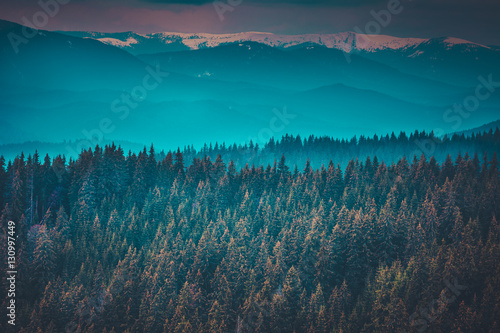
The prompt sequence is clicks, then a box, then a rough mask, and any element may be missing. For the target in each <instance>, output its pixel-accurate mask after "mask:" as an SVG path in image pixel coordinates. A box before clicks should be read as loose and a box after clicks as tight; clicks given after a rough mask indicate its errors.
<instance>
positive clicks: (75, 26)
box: [0, 0, 500, 45]
mask: <svg viewBox="0 0 500 333" xmlns="http://www.w3.org/2000/svg"><path fill="white" fill-rule="evenodd" d="M0 1H3V3H2V10H1V11H0V19H5V20H10V21H14V22H18V23H22V20H21V18H22V17H28V18H29V17H32V16H33V14H34V13H35V12H36V11H39V10H40V5H39V4H38V2H39V0H16V1H5V0H0ZM221 1H224V2H226V3H227V2H228V3H229V4H233V8H232V10H231V11H227V12H225V13H224V20H221V19H220V17H219V16H218V14H217V12H216V10H215V9H214V6H213V1H212V0H71V1H70V2H69V4H67V5H64V6H61V10H60V12H59V13H58V14H57V15H55V16H54V17H51V19H50V21H49V22H48V24H47V26H46V27H44V28H46V29H48V30H95V31H103V32H117V31H136V32H140V33H149V32H158V31H172V32H211V33H228V32H241V31H266V32H274V33H284V34H301V33H335V32H340V31H352V30H354V29H355V28H360V29H361V30H363V28H364V27H365V26H366V24H367V23H368V22H370V21H371V20H373V19H374V18H373V15H372V12H379V11H381V10H384V9H386V8H387V4H388V3H389V1H395V0H242V1H239V0H221ZM400 1H401V3H402V6H403V8H404V10H403V11H402V12H401V13H400V14H398V15H394V16H393V17H392V18H391V22H390V24H388V25H387V26H384V27H383V29H381V31H380V33H381V34H386V35H393V36H398V37H422V38H430V37H442V36H451V37H458V38H463V39H467V40H471V41H474V42H478V43H482V44H496V45H500V1H498V0H476V1H474V0H400ZM234 4H237V6H235V5H234Z"/></svg>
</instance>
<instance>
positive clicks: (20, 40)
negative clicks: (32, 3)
mask: <svg viewBox="0 0 500 333" xmlns="http://www.w3.org/2000/svg"><path fill="white" fill-rule="evenodd" d="M70 1H71V0H47V1H44V0H40V1H38V2H37V4H38V6H39V7H40V10H39V11H37V12H35V13H34V14H33V16H32V17H31V20H30V19H28V18H27V17H26V16H23V17H21V22H22V23H23V25H24V26H23V27H22V28H21V35H22V36H21V35H19V34H16V33H14V32H10V33H9V34H8V35H7V38H8V39H9V42H10V45H11V46H12V49H13V50H14V52H15V53H16V54H18V53H19V47H20V46H21V45H22V44H28V42H29V40H30V39H31V38H33V37H35V36H36V35H37V34H38V29H42V28H44V27H45V26H46V25H47V24H48V23H49V21H50V19H51V18H54V17H55V16H56V15H57V14H58V13H59V11H60V9H61V6H63V5H67V4H68V3H70Z"/></svg>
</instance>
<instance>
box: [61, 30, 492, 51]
mask: <svg viewBox="0 0 500 333" xmlns="http://www.w3.org/2000/svg"><path fill="white" fill-rule="evenodd" d="M69 34H73V35H75V34H79V36H80V37H86V38H92V39H96V40H98V41H100V42H102V43H104V44H109V45H113V46H117V47H120V48H122V49H125V50H127V51H129V52H131V53H133V54H141V53H160V52H169V51H180V50H197V49H202V48H212V47H216V46H219V45H224V44H234V43H242V42H256V43H261V44H264V45H268V46H271V47H276V48H280V49H287V48H290V47H293V46H297V45H301V44H317V45H320V46H324V47H327V48H331V49H338V50H342V51H344V52H349V53H350V52H357V51H362V52H377V51H381V50H404V49H408V48H414V47H417V46H419V45H420V44H422V43H427V42H429V41H431V40H435V39H423V38H400V37H393V36H387V35H367V34H358V33H355V32H340V33H335V34H303V35H283V34H274V33H269V32H256V31H250V32H240V33H230V34H211V33H179V32H157V33H151V34H136V33H133V32H126V33H96V32H80V33H69ZM439 42H440V43H442V44H443V47H444V48H446V49H450V48H452V47H454V46H456V45H461V46H463V45H470V46H471V47H484V48H488V47H487V46H483V45H480V44H476V43H473V42H469V41H466V40H463V39H459V38H454V37H447V38H442V39H440V41H439Z"/></svg>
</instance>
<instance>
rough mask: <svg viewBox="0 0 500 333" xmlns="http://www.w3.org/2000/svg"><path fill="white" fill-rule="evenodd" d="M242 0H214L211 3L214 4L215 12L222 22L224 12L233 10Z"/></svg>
mask: <svg viewBox="0 0 500 333" xmlns="http://www.w3.org/2000/svg"><path fill="white" fill-rule="evenodd" d="M242 3H243V0H226V1H214V2H212V5H213V6H214V9H215V12H216V13H217V16H218V17H219V20H220V21H221V22H222V21H224V20H225V17H224V14H225V13H226V12H233V11H234V9H235V8H236V7H238V6H239V5H241V4H242Z"/></svg>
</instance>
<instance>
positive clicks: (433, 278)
mask: <svg viewBox="0 0 500 333" xmlns="http://www.w3.org/2000/svg"><path fill="white" fill-rule="evenodd" d="M416 135H417V134H416ZM418 135H419V136H418V137H408V136H406V135H399V136H398V137H396V136H387V137H382V138H369V139H367V138H362V139H359V140H355V139H353V140H351V141H338V140H333V139H328V138H314V137H311V138H308V139H306V140H301V139H300V138H296V137H290V136H286V137H284V138H283V139H282V140H280V141H277V142H275V141H274V140H272V141H270V142H268V143H267V144H266V145H265V146H264V147H263V148H262V149H260V148H258V147H255V146H252V147H246V148H245V147H237V146H229V147H228V148H225V145H224V146H222V147H224V148H221V145H217V147H213V148H212V149H210V147H207V148H206V149H205V150H202V151H201V152H196V151H194V149H192V148H186V149H185V150H184V153H183V152H182V151H181V150H178V151H177V152H176V153H175V152H168V153H167V154H163V153H155V151H154V149H153V148H151V149H150V150H149V151H147V150H146V149H145V150H144V151H141V152H139V153H138V154H135V153H129V154H126V153H124V152H123V150H122V149H121V148H119V147H116V146H114V145H111V146H106V147H96V148H95V149H92V150H87V151H83V152H82V153H81V155H80V156H79V157H78V159H76V160H69V159H68V160H67V159H66V158H65V157H63V156H59V157H56V158H54V159H50V158H48V157H47V158H45V160H44V161H43V162H42V161H40V157H39V156H38V155H37V154H35V155H33V156H28V157H26V156H25V155H21V156H19V157H18V158H16V159H15V160H14V161H11V162H6V161H4V160H3V158H0V193H1V194H2V195H1V196H0V205H1V206H0V207H2V212H1V216H0V222H1V224H2V233H1V239H2V240H1V244H2V245H1V246H0V254H1V256H2V258H6V257H7V253H6V251H7V247H6V246H5V244H7V230H8V229H7V226H8V221H14V222H15V224H16V229H15V230H16V233H17V258H16V262H17V263H18V277H17V285H16V291H17V292H16V306H17V322H16V326H17V327H22V329H21V330H20V332H43V333H46V332H47V333H50V332H125V331H126V332H186V333H187V332H314V333H316V332H319V333H321V332H424V331H426V332H498V331H499V330H500V322H499V319H498V318H500V291H499V290H500V225H499V223H498V221H497V219H498V217H499V216H500V178H499V176H500V174H499V163H498V159H497V155H496V152H498V151H499V144H500V132H499V131H498V130H497V131H496V132H489V133H483V134H482V135H477V136H472V137H469V138H466V137H463V136H454V137H453V138H445V139H436V138H434V137H433V136H432V135H426V134H422V133H421V134H418ZM415 140H420V141H419V142H421V143H422V142H423V143H430V142H432V143H433V144H432V145H427V146H426V147H427V148H425V149H430V147H432V149H431V150H430V151H423V152H424V153H425V154H427V156H426V155H425V154H422V151H421V152H420V154H418V156H415V157H414V156H413V154H414V153H415V152H418V151H419V147H418V145H417V148H416V147H415ZM231 147H232V148H231ZM221 149H222V150H221ZM420 149H421V148H420ZM448 154H451V155H452V156H453V157H451V156H450V157H448V158H446V156H447V155H448ZM214 155H215V156H214ZM217 155H218V156H217ZM434 155H435V156H436V157H434ZM356 156H357V157H358V158H356ZM404 156H407V157H404ZM308 158H309V159H308ZM274 159H276V162H274ZM233 160H234V161H233ZM235 162H236V163H235ZM322 164H324V165H323V166H322ZM296 165H299V167H295V166H296ZM1 272H2V277H1V282H0V285H1V287H2V290H7V289H8V285H7V283H8V281H7V280H6V270H3V269H2V271H1ZM1 307H2V309H4V310H3V313H4V314H3V316H4V317H5V311H6V310H5V309H6V308H7V301H6V300H3V301H2V304H1ZM7 326H9V327H7ZM9 329H12V327H11V326H10V325H7V324H6V322H5V321H1V322H0V331H2V332H8V330H9Z"/></svg>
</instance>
